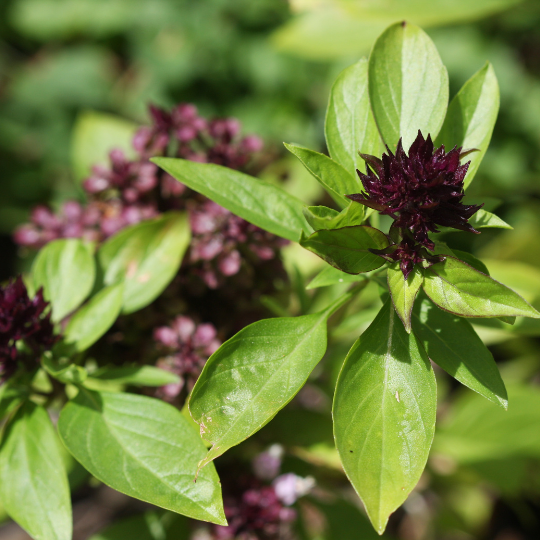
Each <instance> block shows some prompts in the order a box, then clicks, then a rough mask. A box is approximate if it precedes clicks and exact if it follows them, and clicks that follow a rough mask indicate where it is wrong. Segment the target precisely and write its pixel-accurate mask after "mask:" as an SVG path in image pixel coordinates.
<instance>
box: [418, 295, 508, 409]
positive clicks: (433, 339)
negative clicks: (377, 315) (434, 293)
mask: <svg viewBox="0 0 540 540" xmlns="http://www.w3.org/2000/svg"><path fill="white" fill-rule="evenodd" d="M413 330H414V333H415V334H416V336H417V337H418V338H419V339H420V341H421V342H422V343H423V345H424V348H425V349H426V351H427V353H428V356H429V358H430V359H431V360H432V361H433V362H435V363H436V364H438V365H439V366H440V367H442V368H443V369H444V370H445V371H446V372H447V373H449V374H450V375H452V377H454V378H455V379H457V380H458V381H459V382H460V383H462V384H464V385H465V386H467V387H469V388H470V389H471V390H474V391H475V392H478V393H479V394H480V395H481V396H484V397H485V398H487V399H489V400H490V401H493V403H496V404H498V405H501V406H502V407H503V408H505V409H506V408H507V407H508V396H507V394H506V388H505V386H504V382H503V380H502V378H501V374H500V373H499V369H498V368H497V364H495V360H493V355H492V354H491V352H490V351H489V349H488V348H487V347H486V346H485V345H484V344H483V343H482V340H481V339H480V338H479V337H478V335H477V334H476V332H475V331H474V329H473V327H472V326H471V324H470V323H469V321H467V320H466V319H463V318H461V317H456V316H455V315H452V314H451V313H446V312H445V311H442V310H441V309H438V308H437V307H436V306H434V305H433V304H432V303H431V302H430V301H429V300H428V299H427V298H425V297H424V298H422V299H419V300H418V302H417V305H416V306H415V308H414V311H413Z"/></svg>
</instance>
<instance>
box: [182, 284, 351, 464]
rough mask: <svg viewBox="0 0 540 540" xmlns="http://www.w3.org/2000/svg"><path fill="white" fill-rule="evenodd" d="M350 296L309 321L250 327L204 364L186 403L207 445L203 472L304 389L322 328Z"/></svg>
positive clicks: (322, 341)
mask: <svg viewBox="0 0 540 540" xmlns="http://www.w3.org/2000/svg"><path fill="white" fill-rule="evenodd" d="M349 298H350V294H347V295H345V296H344V297H342V298H340V299H339V300H338V301H337V302H336V303H334V304H333V305H331V306H330V307H328V308H327V309H325V310H324V311H320V312H319V313H314V314H312V315H303V316H301V317H281V318H275V319H266V320H262V321H258V322H256V323H253V324H250V325H249V326H247V327H246V328H244V329H243V330H241V331H240V332H238V334H236V335H235V336H233V337H232V338H231V339H229V340H228V341H226V342H225V343H224V344H223V345H222V346H221V347H220V348H219V349H218V350H217V351H216V352H215V353H214V354H213V355H212V356H211V357H210V359H209V360H208V362H207V363H206V365H205V366H204V369H203V372H202V373H201V376H200V377H199V379H198V380H197V383H196V384H195V387H194V388H193V391H192V393H191V397H190V399H189V410H190V413H191V416H192V417H193V419H194V420H195V422H197V424H199V426H200V430H201V437H203V439H204V440H205V441H206V442H208V443H210V444H212V448H211V449H210V450H209V452H208V455H207V456H206V457H205V458H204V459H203V460H202V461H201V462H200V464H199V467H204V466H205V465H207V464H208V463H210V462H211V461H212V460H213V459H215V458H217V457H219V456H221V455H222V454H223V453H224V452H225V451H226V450H228V449H229V448H231V447H233V446H235V445H237V444H239V443H241V442H242V441H243V440H245V439H247V438H248V437H250V436H251V435H253V434H254V433H255V432H257V431H258V430H259V429H261V428H262V427H263V426H264V425H265V424H267V423H268V422H269V421H270V420H271V419H272V418H273V417H274V416H275V415H276V413H277V412H278V411H279V410H280V409H282V408H283V407H284V406H285V405H287V403H289V401H291V399H292V398H293V397H294V396H295V395H296V394H297V393H298V391H299V390H300V388H302V386H304V384H305V382H306V380H307V378H308V377H309V374H310V373H311V372H312V371H313V368H314V367H315V366H316V365H317V364H318V363H319V361H320V360H321V358H322V357H323V355H324V353H325V352H326V344H327V329H326V322H327V320H328V318H329V317H330V315H331V314H332V313H333V312H334V311H336V310H337V309H338V308H339V307H340V306H341V305H342V304H343V303H344V302H345V301H347V300H348V299H349Z"/></svg>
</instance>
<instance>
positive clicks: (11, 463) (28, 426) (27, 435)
mask: <svg viewBox="0 0 540 540" xmlns="http://www.w3.org/2000/svg"><path fill="white" fill-rule="evenodd" d="M0 498H1V500H2V504H3V506H4V508H5V510H6V512H7V513H8V514H9V515H10V516H11V517H12V518H13V519H14V520H15V521H16V522H17V523H18V524H19V525H20V526H21V527H22V528H23V529H25V530H26V531H27V532H28V534H29V535H30V536H32V537H33V538H35V539H36V540H71V532H72V518H71V498H70V494H69V486H68V481H67V474H66V471H65V469H64V465H63V463H62V457H61V454H60V449H59V447H58V439H57V437H56V433H55V431H54V428H53V426H52V424H51V421H50V419H49V415H48V414H47V411H46V410H45V409H44V408H43V407H40V406H38V405H35V404H34V403H31V402H29V401H28V402H26V403H24V404H23V405H22V406H21V407H20V408H19V410H18V411H17V413H16V414H15V416H14V417H13V419H12V420H11V421H10V422H9V424H8V426H7V429H6V432H5V434H4V437H3V439H2V446H1V447H0Z"/></svg>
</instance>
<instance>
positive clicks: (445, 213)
mask: <svg viewBox="0 0 540 540" xmlns="http://www.w3.org/2000/svg"><path fill="white" fill-rule="evenodd" d="M386 150H387V152H388V153H387V154H383V156H382V159H379V158H377V157H375V156H370V155H368V154H361V156H362V158H363V159H364V161H365V162H366V169H367V171H366V172H367V174H362V173H361V172H360V171H357V172H358V176H359V177H360V180H361V181H362V184H363V186H364V189H365V193H354V194H351V195H347V197H348V198H349V199H351V200H353V201H355V202H358V203H360V204H363V205H365V206H368V207H369V208H373V209H375V210H378V211H379V212H380V213H381V214H385V215H388V216H391V217H392V218H393V219H394V223H393V225H392V226H393V227H395V228H397V229H401V236H402V237H403V241H402V242H401V244H400V245H399V247H398V248H397V249H395V250H394V251H393V253H392V258H393V260H399V261H400V266H401V270H402V272H403V274H404V275H405V277H407V276H408V275H409V273H410V272H411V270H412V269H413V267H414V265H415V264H417V263H419V262H420V261H422V260H426V257H424V256H422V254H421V247H425V248H427V249H429V250H434V249H435V244H434V243H433V241H432V240H431V239H430V238H429V236H428V234H429V233H430V232H434V233H437V232H439V229H438V228H437V226H438V225H439V226H443V227H452V228H454V229H459V230H462V231H468V232H473V233H477V234H478V233H479V231H477V230H476V229H475V228H474V227H472V225H470V224H469V223H468V220H469V219H470V218H471V216H473V214H475V213H476V212H477V211H478V210H479V209H480V208H481V207H482V206H483V205H466V204H462V202H461V200H462V199H463V197H464V195H465V192H464V188H463V180H464V179H465V175H466V174H467V170H468V168H469V164H470V161H469V162H467V163H465V164H463V165H460V158H461V157H462V155H464V153H463V152H462V149H461V148H457V147H454V148H453V149H452V150H450V152H448V153H447V152H445V149H444V146H441V147H440V148H438V149H436V150H435V149H434V146H433V141H432V140H431V135H428V137H427V139H424V137H423V136H422V133H421V132H420V130H418V136H417V137H416V140H415V141H414V142H413V143H412V145H411V147H410V148H409V155H407V154H406V153H405V151H404V150H403V146H402V140H401V139H400V140H399V142H398V145H397V148H396V153H395V154H393V153H392V152H391V151H390V149H389V148H388V147H386ZM379 255H381V256H383V254H382V253H379ZM384 255H388V254H384ZM386 258H388V257H386Z"/></svg>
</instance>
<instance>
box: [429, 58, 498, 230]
mask: <svg viewBox="0 0 540 540" xmlns="http://www.w3.org/2000/svg"><path fill="white" fill-rule="evenodd" d="M498 112H499V85H498V83H497V77H496V76H495V72H494V71H493V67H492V66H491V64H490V63H489V62H487V63H486V65H485V66H484V67H483V68H482V69H481V70H480V71H478V72H477V73H476V74H475V75H473V76H472V77H471V78H470V79H469V80H468V81H467V82H466V83H465V84H464V85H463V88H462V89H461V90H460V91H459V92H458V94H457V95H456V97H454V99H453V100H452V102H451V103H450V106H449V107H448V114H447V115H446V119H445V121H444V124H443V127H442V129H441V132H440V133H439V136H438V137H437V140H436V144H437V146H439V145H441V144H444V145H445V147H446V148H447V149H450V148H453V147H454V146H462V147H463V148H465V149H468V148H477V149H478V152H472V153H471V154H469V155H468V156H467V157H466V158H465V159H464V161H469V160H470V162H471V164H470V165H469V170H468V171H467V176H465V182H464V185H465V187H467V186H468V185H469V184H470V183H471V181H472V179H473V178H474V175H475V174H476V171H477V170H478V167H479V166H480V163H481V161H482V158H483V157H484V154H485V153H486V150H487V147H488V145H489V141H490V140H491V133H492V132H493V126H494V125H495V120H496V119H497V113H498ZM503 223H504V222H503Z"/></svg>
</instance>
